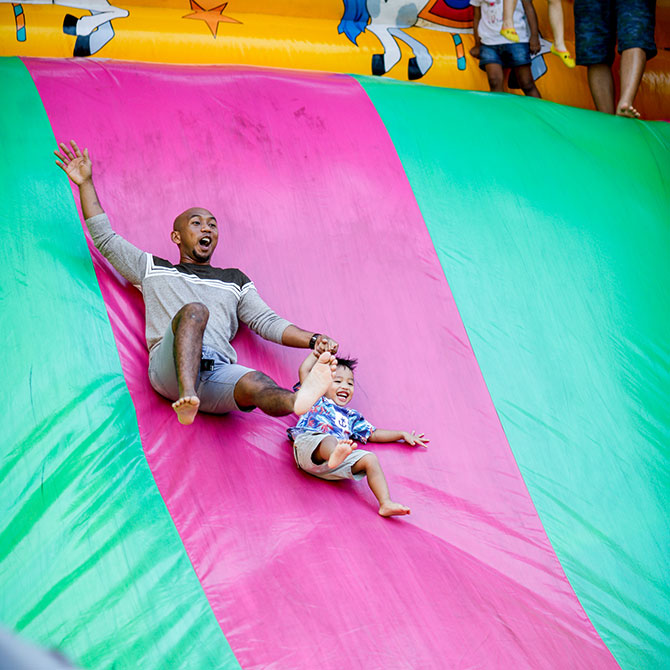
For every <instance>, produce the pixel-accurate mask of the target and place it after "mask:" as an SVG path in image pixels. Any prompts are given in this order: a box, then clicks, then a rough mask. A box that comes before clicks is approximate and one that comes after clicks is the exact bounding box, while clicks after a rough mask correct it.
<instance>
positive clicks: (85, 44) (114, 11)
mask: <svg viewBox="0 0 670 670" xmlns="http://www.w3.org/2000/svg"><path fill="white" fill-rule="evenodd" d="M0 3H4V0H0ZM4 4H11V5H12V7H13V8H14V20H15V22H16V39H17V40H18V41H19V42H25V41H26V22H25V15H24V11H23V5H60V6H62V7H72V8H74V9H83V10H86V11H88V12H90V16H88V15H86V16H82V17H81V18H77V17H76V16H73V15H72V14H66V15H65V18H64V19H63V32H64V33H67V34H68V35H76V37H77V39H76V41H75V44H74V54H73V55H75V56H90V55H91V54H94V53H96V52H97V51H99V50H100V49H102V47H104V46H105V44H107V43H108V42H109V41H110V40H111V39H112V38H113V37H114V29H113V28H112V20H113V19H121V18H125V17H126V16H128V14H129V12H128V10H127V9H121V8H120V7H114V6H113V5H110V4H109V2H108V1H107V0H23V1H22V2H12V3H4Z"/></svg>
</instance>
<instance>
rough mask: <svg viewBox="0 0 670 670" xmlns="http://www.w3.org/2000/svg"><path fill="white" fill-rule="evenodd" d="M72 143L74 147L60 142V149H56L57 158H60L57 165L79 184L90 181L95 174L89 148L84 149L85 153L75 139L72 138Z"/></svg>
mask: <svg viewBox="0 0 670 670" xmlns="http://www.w3.org/2000/svg"><path fill="white" fill-rule="evenodd" d="M70 145H71V146H72V148H70V147H68V146H67V144H65V143H64V142H60V143H59V144H58V146H59V147H60V151H54V154H55V155H56V158H58V160H57V161H56V165H58V167H59V168H61V169H62V170H63V171H64V172H65V174H66V175H67V176H68V177H69V178H70V179H72V181H73V182H74V183H75V184H76V185H77V186H81V185H82V184H83V183H84V182H86V181H89V180H90V179H91V177H92V175H93V169H92V163H91V159H90V158H89V157H88V149H84V153H83V154H82V152H81V150H80V149H79V147H78V146H77V143H76V142H75V141H74V140H70Z"/></svg>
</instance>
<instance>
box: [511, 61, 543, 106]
mask: <svg viewBox="0 0 670 670" xmlns="http://www.w3.org/2000/svg"><path fill="white" fill-rule="evenodd" d="M514 69H515V70H516V78H517V81H518V82H519V86H520V87H521V90H522V91H523V92H524V94H525V95H529V96H530V97H531V98H541V97H542V96H541V95H540V92H539V91H538V90H537V86H535V80H534V79H533V73H532V71H531V69H530V65H520V66H519V67H517V68H514Z"/></svg>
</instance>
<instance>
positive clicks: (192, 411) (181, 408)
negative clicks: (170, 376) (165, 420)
mask: <svg viewBox="0 0 670 670" xmlns="http://www.w3.org/2000/svg"><path fill="white" fill-rule="evenodd" d="M198 407H200V398H198V396H196V395H187V396H184V397H183V398H179V400H175V402H173V403H172V409H173V410H174V411H175V412H177V418H178V419H179V423H183V424H184V425H188V424H190V423H193V421H194V420H195V415H196V414H197V413H198Z"/></svg>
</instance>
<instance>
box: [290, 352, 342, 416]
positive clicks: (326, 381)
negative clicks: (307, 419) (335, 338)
mask: <svg viewBox="0 0 670 670" xmlns="http://www.w3.org/2000/svg"><path fill="white" fill-rule="evenodd" d="M336 368H337V360H336V358H335V356H333V354H331V353H330V352H328V351H324V352H323V353H322V354H321V356H319V360H318V361H317V362H316V363H315V364H314V367H313V368H312V369H311V370H310V372H309V374H308V375H307V377H306V379H305V381H304V382H303V383H302V386H301V387H300V389H299V390H298V392H297V393H296V394H295V400H294V401H293V411H294V412H295V413H296V414H298V415H300V414H305V413H306V412H309V410H310V409H312V406H313V405H314V403H315V402H316V401H317V400H318V399H319V398H320V397H321V396H322V395H323V394H324V393H325V392H326V391H327V390H328V387H329V386H330V384H331V382H332V381H333V372H335V370H336Z"/></svg>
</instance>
